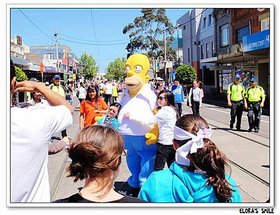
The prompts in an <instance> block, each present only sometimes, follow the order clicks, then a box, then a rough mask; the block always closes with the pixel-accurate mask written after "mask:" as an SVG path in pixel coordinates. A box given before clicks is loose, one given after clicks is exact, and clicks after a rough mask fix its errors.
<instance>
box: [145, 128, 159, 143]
mask: <svg viewBox="0 0 280 215" xmlns="http://www.w3.org/2000/svg"><path fill="white" fill-rule="evenodd" d="M158 135H159V132H158V125H157V124H155V125H154V126H153V128H152V129H151V130H150V131H148V133H147V134H146V135H145V137H146V144H147V145H150V144H155V143H156V142H157V140H158Z"/></svg>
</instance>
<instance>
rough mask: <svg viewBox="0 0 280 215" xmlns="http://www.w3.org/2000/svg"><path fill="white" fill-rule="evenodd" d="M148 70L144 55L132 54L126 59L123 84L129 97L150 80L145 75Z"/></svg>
mask: <svg viewBox="0 0 280 215" xmlns="http://www.w3.org/2000/svg"><path fill="white" fill-rule="evenodd" d="M149 68H150V63H149V59H148V57H147V56H146V55H144V54H133V55H131V56H130V57H129V58H128V59H127V61H126V64H125V69H126V72H127V77H126V79H125V84H126V88H127V90H128V92H129V95H130V96H132V97H133V96H135V95H136V94H137V93H138V92H139V91H140V89H141V88H142V87H143V86H144V85H145V83H147V81H148V80H149V78H150V77H149V75H148V74H147V73H148V70H149Z"/></svg>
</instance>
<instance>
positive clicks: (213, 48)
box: [211, 41, 216, 57]
mask: <svg viewBox="0 0 280 215" xmlns="http://www.w3.org/2000/svg"><path fill="white" fill-rule="evenodd" d="M211 46H212V57H215V55H216V51H215V43H214V41H212V42H211Z"/></svg>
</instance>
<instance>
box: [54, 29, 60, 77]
mask: <svg viewBox="0 0 280 215" xmlns="http://www.w3.org/2000/svg"><path fill="white" fill-rule="evenodd" d="M54 36H55V48H56V71H57V72H59V63H58V38H57V33H55V34H54Z"/></svg>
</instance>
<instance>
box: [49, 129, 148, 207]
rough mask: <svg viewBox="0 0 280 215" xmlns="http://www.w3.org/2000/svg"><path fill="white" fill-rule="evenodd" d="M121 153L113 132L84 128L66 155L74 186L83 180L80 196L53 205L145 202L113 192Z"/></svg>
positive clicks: (118, 136) (120, 144) (116, 137)
mask: <svg viewBox="0 0 280 215" xmlns="http://www.w3.org/2000/svg"><path fill="white" fill-rule="evenodd" d="M123 152H124V146H123V138H122V136H121V135H120V134H119V133H118V132H117V131H116V130H114V129H113V128H109V127H104V126H101V125H89V126H87V127H85V128H83V129H82V130H81V131H80V133H79V134H78V136H77V137H76V138H75V139H74V140H73V142H72V144H71V146H70V148H69V151H68V154H69V158H71V160H72V162H71V164H70V166H69V168H68V171H69V177H73V178H74V182H76V181H77V180H84V186H83V188H82V189H81V190H80V192H79V193H76V194H74V195H72V196H69V197H67V198H64V199H59V200H56V201H54V202H55V203H127V202H134V203H141V202H145V201H143V200H141V199H137V198H135V197H132V196H123V195H121V194H119V193H118V192H116V191H115V190H114V181H115V179H116V178H117V176H118V174H119V167H120V164H121V156H122V153H123Z"/></svg>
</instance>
